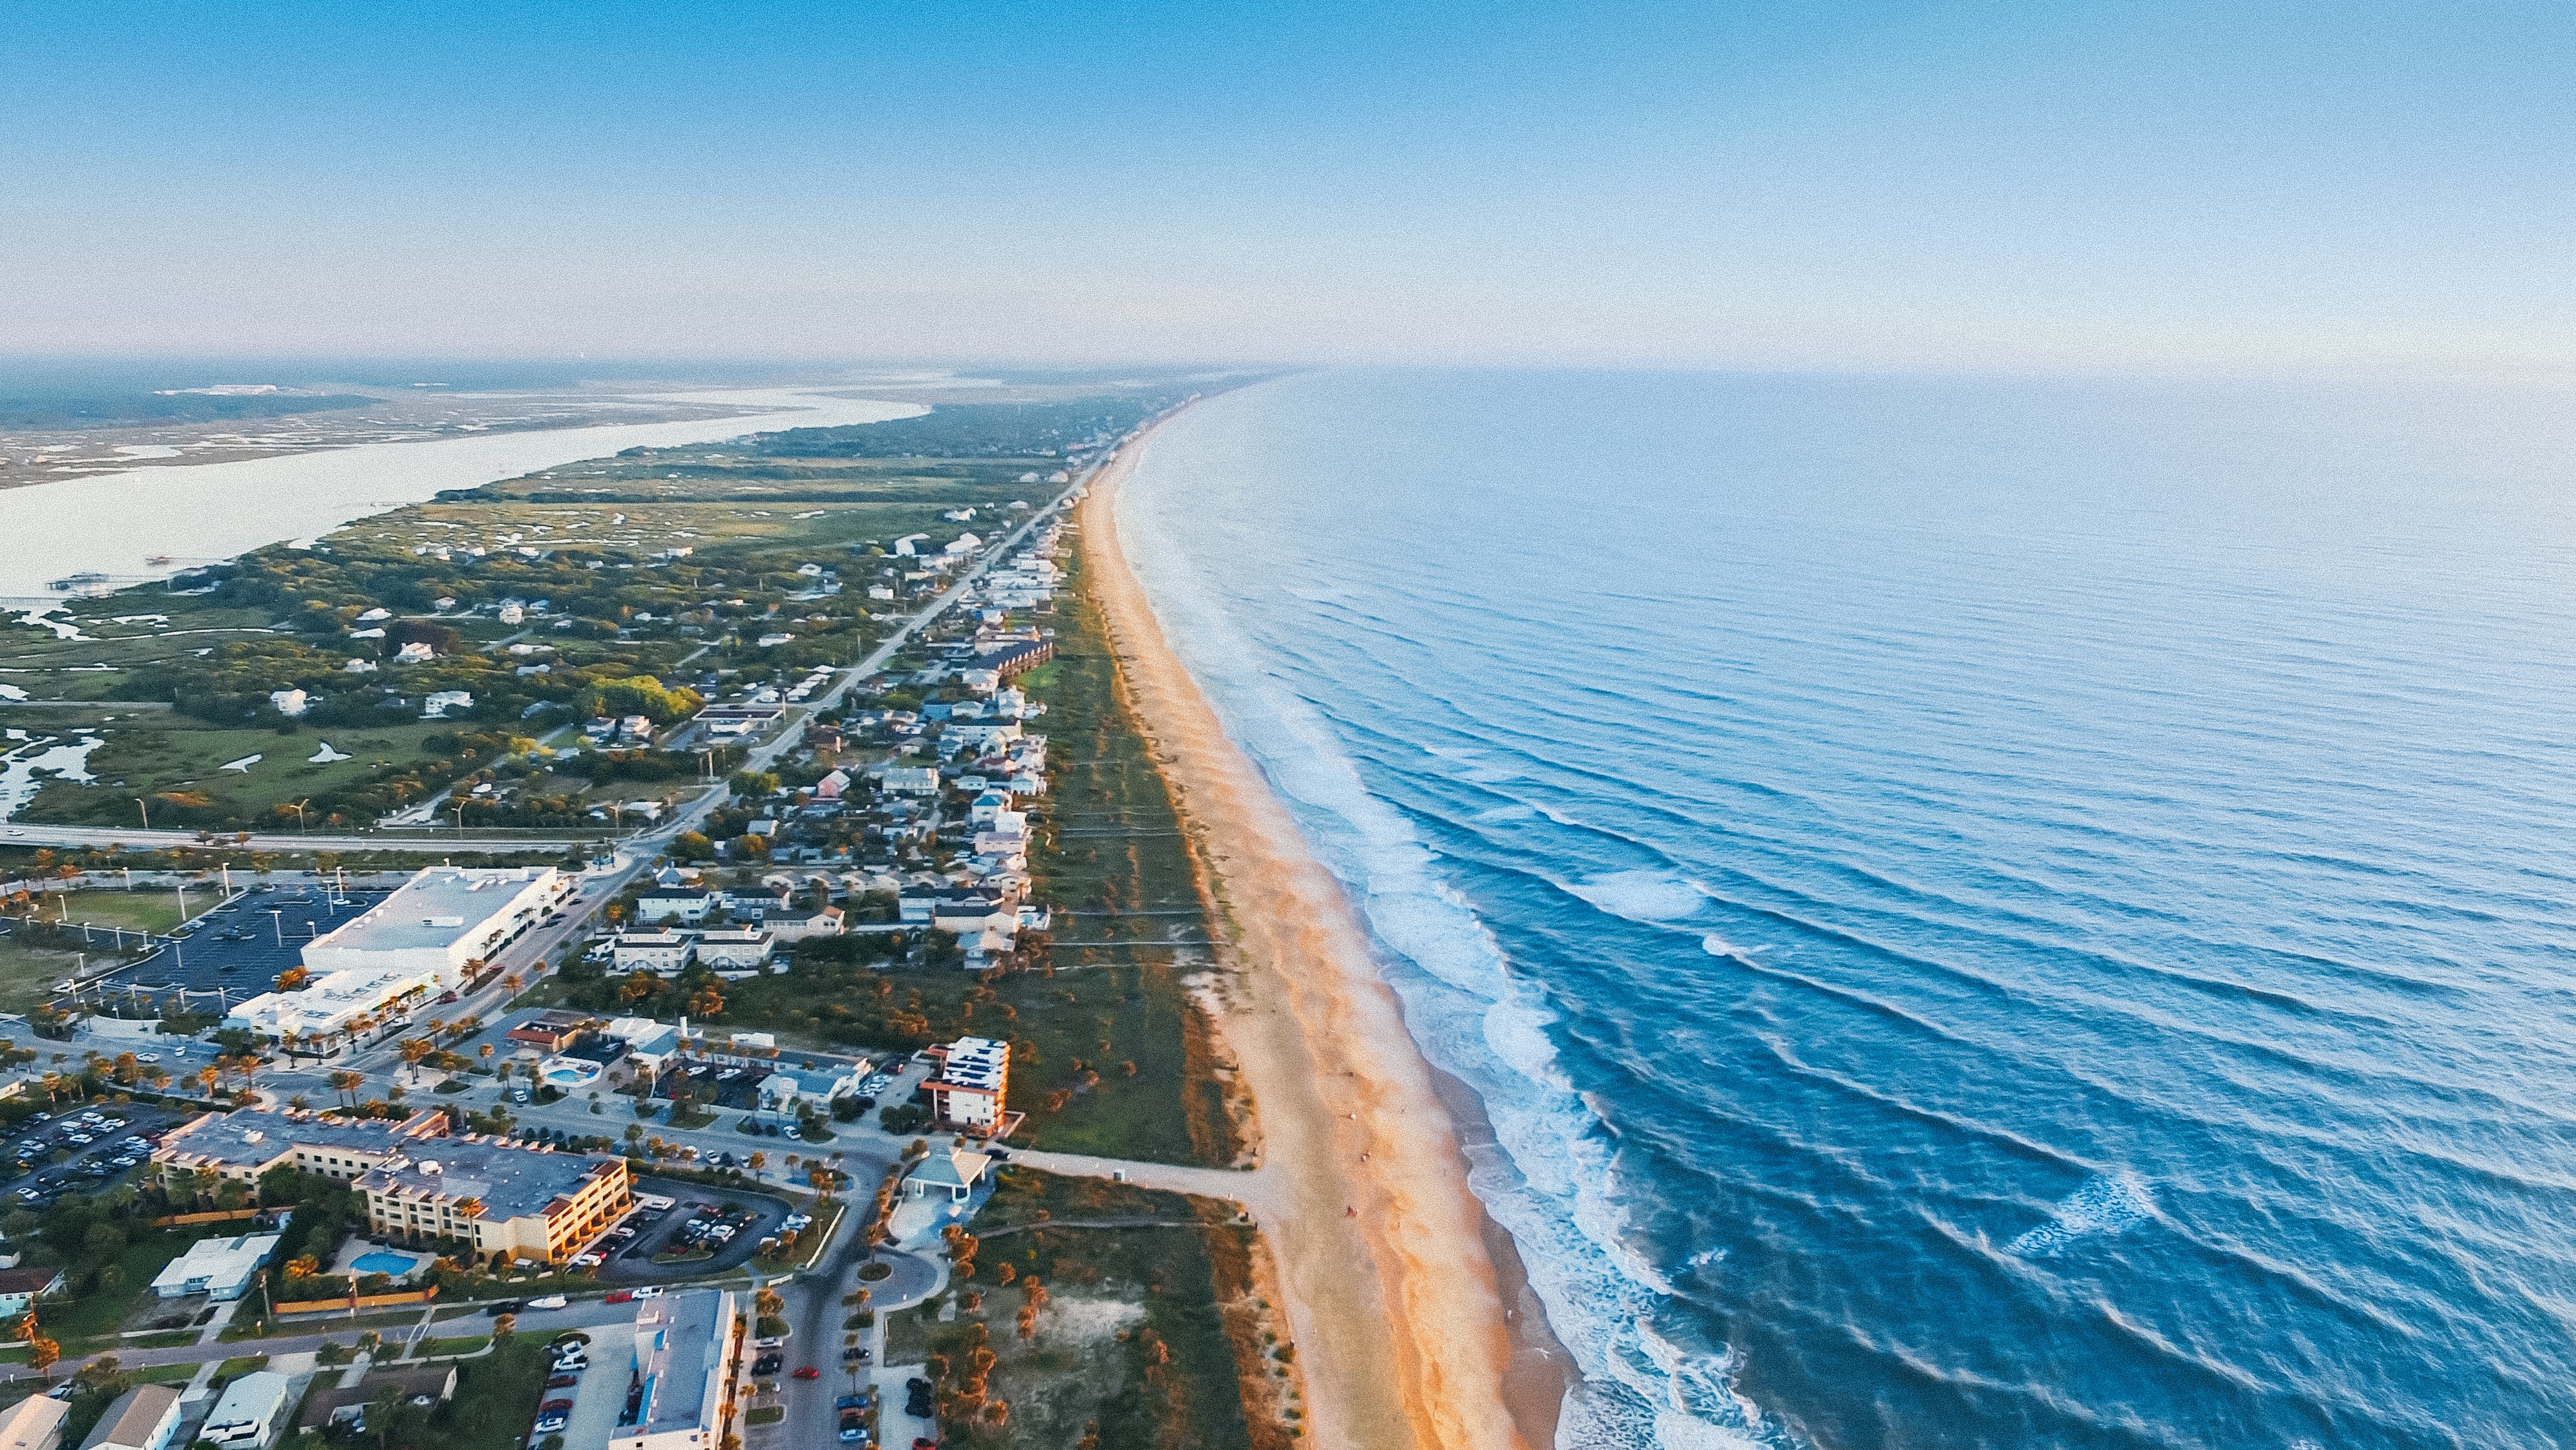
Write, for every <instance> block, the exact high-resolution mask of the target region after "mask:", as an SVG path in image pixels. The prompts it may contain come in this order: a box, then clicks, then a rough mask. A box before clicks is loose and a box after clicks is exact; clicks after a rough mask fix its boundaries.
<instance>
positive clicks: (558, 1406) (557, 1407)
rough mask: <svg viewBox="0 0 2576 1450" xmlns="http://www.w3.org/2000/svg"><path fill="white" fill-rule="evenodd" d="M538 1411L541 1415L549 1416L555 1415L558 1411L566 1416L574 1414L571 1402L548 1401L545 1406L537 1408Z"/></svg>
mask: <svg viewBox="0 0 2576 1450" xmlns="http://www.w3.org/2000/svg"><path fill="white" fill-rule="evenodd" d="M537 1409H538V1411H539V1412H540V1413H543V1414H548V1415H551V1414H555V1413H557V1412H558V1411H560V1412H562V1413H565V1414H570V1413H571V1412H572V1401H570V1400H548V1401H546V1402H545V1403H544V1404H542V1405H539V1406H537Z"/></svg>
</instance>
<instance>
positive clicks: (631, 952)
mask: <svg viewBox="0 0 2576 1450" xmlns="http://www.w3.org/2000/svg"><path fill="white" fill-rule="evenodd" d="M695 952H696V945H695V943H694V942H693V941H692V940H691V939H690V938H689V937H687V936H686V935H683V934H682V933H680V932H676V931H630V932H622V933H620V934H619V935H618V937H617V939H616V945H615V947H614V949H613V955H614V957H615V960H616V963H617V970H618V971H620V972H651V973H653V974H655V975H656V976H663V977H676V976H678V975H679V974H680V973H681V971H683V970H684V969H686V968H687V966H688V965H689V960H690V958H691V957H692V956H694V955H695Z"/></svg>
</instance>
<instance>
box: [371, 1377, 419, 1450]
mask: <svg viewBox="0 0 2576 1450" xmlns="http://www.w3.org/2000/svg"><path fill="white" fill-rule="evenodd" d="M418 1418H419V1412H418V1411H417V1410H415V1409H414V1408H413V1407H412V1403H411V1395H410V1393H409V1392H408V1391H406V1390H405V1389H404V1388H403V1387H402V1386H401V1385H387V1386H385V1387H384V1388H383V1389H381V1390H378V1391H376V1397H375V1398H374V1399H373V1400H370V1401H368V1402H367V1428H368V1429H370V1430H373V1431H375V1432H376V1450H392V1445H393V1437H394V1436H395V1435H396V1434H398V1433H399V1434H403V1435H405V1436H406V1437H408V1436H409V1433H410V1431H411V1429H412V1428H413V1424H414V1422H415V1421H416V1420H417V1419H418Z"/></svg>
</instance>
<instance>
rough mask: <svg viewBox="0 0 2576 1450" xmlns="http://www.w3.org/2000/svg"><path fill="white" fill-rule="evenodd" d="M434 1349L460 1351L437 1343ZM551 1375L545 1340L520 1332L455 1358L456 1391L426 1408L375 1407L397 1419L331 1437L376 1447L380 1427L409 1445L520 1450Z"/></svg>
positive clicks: (351, 1449)
mask: <svg viewBox="0 0 2576 1450" xmlns="http://www.w3.org/2000/svg"><path fill="white" fill-rule="evenodd" d="M484 1342H486V1341H483V1340H472V1341H468V1340H434V1341H432V1343H433V1344H435V1345H465V1346H469V1347H471V1346H475V1345H480V1344H482V1343H484ZM432 1352H433V1353H455V1352H462V1351H452V1350H444V1349H435V1350H433V1351H432ZM545 1380H546V1351H545V1346H544V1345H542V1344H540V1343H537V1342H536V1341H534V1340H533V1339H531V1338H528V1337H526V1336H521V1337H519V1338H516V1339H513V1340H511V1341H510V1342H509V1343H507V1344H505V1345H503V1346H501V1347H500V1348H499V1349H497V1350H495V1351H493V1352H492V1353H490V1354H486V1355H480V1356H477V1357H475V1358H473V1359H460V1360H458V1361H457V1362H456V1396H455V1398H453V1399H451V1400H449V1401H448V1402H447V1403H445V1404H443V1405H438V1406H434V1407H432V1408H430V1409H427V1410H422V1409H418V1408H415V1407H413V1406H411V1405H408V1404H398V1405H390V1406H380V1407H371V1408H370V1410H369V1417H370V1419H371V1420H373V1419H375V1418H377V1414H376V1411H377V1409H378V1408H383V1409H389V1410H391V1412H392V1423H391V1424H390V1425H386V1426H378V1425H375V1424H370V1425H369V1427H368V1430H367V1433H366V1434H364V1435H357V1436H352V1435H349V1434H347V1433H346V1432H339V1433H336V1434H333V1435H330V1436H328V1437H326V1438H327V1440H328V1443H330V1444H331V1445H332V1446H334V1447H335V1450H336V1447H343V1446H345V1447H348V1450H375V1447H376V1446H377V1443H378V1441H377V1433H378V1430H379V1429H382V1430H384V1431H385V1433H386V1436H387V1439H388V1440H389V1441H390V1443H392V1444H394V1445H398V1446H402V1447H405V1450H521V1445H522V1443H523V1442H522V1441H521V1439H520V1437H521V1436H522V1435H524V1434H525V1433H526V1432H527V1428H528V1420H529V1418H530V1417H531V1416H532V1415H533V1414H534V1413H535V1412H536V1408H537V1393H538V1391H539V1390H540V1389H541V1388H543V1387H544V1385H545Z"/></svg>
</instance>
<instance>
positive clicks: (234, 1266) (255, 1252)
mask: <svg viewBox="0 0 2576 1450" xmlns="http://www.w3.org/2000/svg"><path fill="white" fill-rule="evenodd" d="M277 1243H278V1235H276V1234H243V1235H242V1236H241V1237H239V1238H230V1239H199V1240H197V1241H196V1242H195V1243H193V1244H190V1245H188V1251H187V1252H186V1253H184V1254H181V1255H180V1256H179V1257H177V1258H175V1259H172V1260H171V1261H170V1262H169V1263H168V1264H166V1265H164V1266H163V1267H162V1270H161V1272H160V1274H159V1275H158V1276H156V1277H155V1278H154V1279H153V1280H152V1292H153V1293H155V1294H158V1295H160V1296H161V1297H162V1298H164V1299H185V1298H187V1297H188V1296H189V1295H191V1294H203V1295H205V1296H206V1297H207V1298H208V1299H211V1300H213V1301H214V1302H216V1303H218V1304H220V1303H222V1302H224V1301H225V1300H227V1299H238V1298H240V1297H241V1296H242V1295H243V1294H244V1293H246V1292H248V1290H249V1289H250V1286H251V1283H252V1282H253V1281H254V1280H255V1279H257V1278H258V1276H259V1271H260V1269H261V1267H262V1266H264V1265H265V1264H267V1262H268V1261H269V1259H270V1257H271V1256H273V1255H275V1254H276V1252H277Z"/></svg>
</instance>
